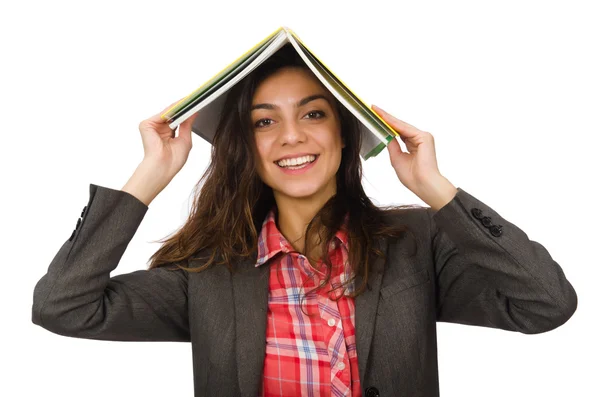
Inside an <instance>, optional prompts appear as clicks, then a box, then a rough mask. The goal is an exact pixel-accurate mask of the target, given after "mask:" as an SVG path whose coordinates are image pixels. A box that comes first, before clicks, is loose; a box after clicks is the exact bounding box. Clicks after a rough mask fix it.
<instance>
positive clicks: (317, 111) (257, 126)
mask: <svg viewBox="0 0 600 397" xmlns="http://www.w3.org/2000/svg"><path fill="white" fill-rule="evenodd" d="M311 114H313V115H315V114H316V115H318V117H309V118H312V119H315V118H316V119H320V118H322V117H325V112H322V111H321V110H312V111H310V112H308V113H306V115H307V116H310V115H311ZM266 121H269V123H268V124H261V123H263V122H266ZM271 121H273V120H272V119H267V118H265V119H260V120H258V121H257V122H256V123H254V127H255V128H261V127H268V126H269V125H271V124H272V123H270V122H271Z"/></svg>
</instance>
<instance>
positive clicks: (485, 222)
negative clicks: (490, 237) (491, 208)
mask: <svg viewBox="0 0 600 397" xmlns="http://www.w3.org/2000/svg"><path fill="white" fill-rule="evenodd" d="M481 224H482V225H483V226H485V227H490V226H492V218H490V217H489V216H484V217H483V218H481Z"/></svg>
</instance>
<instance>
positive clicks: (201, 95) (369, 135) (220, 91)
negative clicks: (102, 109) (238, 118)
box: [161, 26, 398, 160]
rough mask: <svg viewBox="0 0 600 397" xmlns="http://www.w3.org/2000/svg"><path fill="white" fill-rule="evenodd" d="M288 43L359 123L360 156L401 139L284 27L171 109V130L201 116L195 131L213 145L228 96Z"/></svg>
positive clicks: (168, 113) (165, 116)
mask: <svg viewBox="0 0 600 397" xmlns="http://www.w3.org/2000/svg"><path fill="white" fill-rule="evenodd" d="M287 43H291V44H292V45H293V47H294V49H295V50H296V52H298V54H299V55H300V57H301V58H302V59H303V60H304V62H305V63H306V65H307V66H308V67H309V68H310V70H311V71H312V72H313V73H314V74H315V75H316V77H318V78H319V80H320V81H321V83H323V85H324V86H325V87H326V88H327V89H328V90H329V91H331V93H332V94H333V95H334V96H335V98H337V99H338V100H339V101H340V102H341V103H342V104H343V105H344V106H345V107H346V108H347V109H348V110H349V111H350V112H351V113H352V114H353V115H354V116H355V117H356V118H357V119H358V121H359V126H360V130H361V136H362V147H361V149H360V155H361V157H362V158H363V159H364V160H367V159H368V158H370V157H374V156H376V155H377V154H379V152H381V151H382V150H383V148H385V147H386V145H387V144H388V143H389V142H391V141H392V139H394V137H396V136H398V133H397V132H396V131H394V129H393V128H392V127H390V125H389V124H387V123H386V122H385V121H384V120H383V119H382V118H381V117H379V115H378V114H377V113H375V112H374V111H373V110H371V108H370V107H369V106H367V105H366V104H365V103H364V101H362V100H361V99H360V98H359V97H358V96H357V95H356V94H354V93H353V92H352V91H351V90H350V89H349V88H348V87H347V86H346V85H345V84H344V83H343V82H342V81H341V80H340V79H339V78H338V77H337V76H335V75H334V74H333V73H332V72H331V70H329V69H328V68H327V67H326V66H325V65H324V64H323V62H321V60H319V59H318V58H317V56H316V55H315V54H314V53H313V52H312V51H310V50H309V49H308V48H307V47H306V44H304V43H303V42H302V41H301V40H300V38H299V37H298V35H297V34H296V33H294V32H293V31H292V30H291V29H289V28H288V27H285V26H282V27H280V28H278V29H277V30H275V31H274V32H273V33H271V34H270V35H269V36H267V37H266V38H265V39H263V40H262V41H261V42H259V43H258V44H256V45H255V46H254V47H253V48H251V49H250V50H248V51H247V52H246V53H245V54H243V55H242V56H240V57H239V58H238V59H236V60H235V61H233V62H232V63H231V64H229V65H228V66H227V67H226V68H225V69H223V70H221V71H220V72H219V73H217V74H216V75H215V76H213V77H212V78H211V79H210V80H208V81H207V82H206V83H204V84H203V85H202V86H201V87H200V88H198V89H196V90H195V91H193V92H192V93H191V94H189V95H188V96H187V97H185V98H183V99H182V100H181V101H179V102H178V103H177V104H175V105H174V106H172V107H171V108H170V109H169V110H167V111H166V112H165V113H163V114H162V115H161V117H162V118H163V119H164V120H166V121H167V122H168V123H169V126H170V127H171V128H172V129H175V128H176V127H177V126H178V125H179V124H181V123H183V122H184V121H185V120H186V119H187V118H189V117H191V116H192V115H194V114H195V113H196V112H198V116H197V117H196V119H195V120H194V124H193V125H192V131H193V132H194V133H196V134H198V135H200V136H201V137H202V138H204V139H205V140H207V141H208V142H211V143H212V138H213V137H214V135H215V133H216V128H217V123H218V121H219V120H218V117H219V115H220V113H221V108H222V106H223V104H224V102H225V97H226V94H227V92H228V91H229V90H230V89H231V88H232V87H233V86H234V85H235V84H236V83H238V82H239V81H240V80H242V79H243V78H244V77H245V76H247V75H248V74H249V73H250V72H252V71H253V70H254V69H256V68H257V67H258V66H259V65H260V64H261V63H263V62H264V61H265V60H267V59H268V58H269V57H270V56H272V55H273V54H275V53H276V52H277V51H278V50H279V49H280V48H281V47H282V46H284V45H285V44H287Z"/></svg>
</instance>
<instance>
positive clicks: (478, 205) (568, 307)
mask: <svg viewBox="0 0 600 397" xmlns="http://www.w3.org/2000/svg"><path fill="white" fill-rule="evenodd" d="M427 214H428V215H429V221H430V226H431V228H430V231H431V242H432V250H433V254H434V263H435V271H436V282H437V285H436V291H437V296H438V302H437V303H438V304H437V316H438V321H444V322H453V323H461V324H469V325H479V326H484V327H493V328H501V329H505V330H510V331H518V332H522V333H526V334H535V333H541V332H546V331H550V330H552V329H554V328H557V327H558V326H560V325H562V324H563V323H565V322H566V321H567V320H568V319H569V318H570V317H571V316H572V315H573V313H574V312H575V309H576V308H577V294H576V293H575V290H574V289H573V286H572V285H571V283H570V282H569V281H568V280H567V279H566V277H565V274H564V273H563V271H562V269H561V267H560V266H559V265H558V263H556V262H555V261H554V260H553V259H552V257H551V256H550V254H549V253H548V251H547V250H546V249H545V248H544V247H543V246H542V245H541V244H540V243H538V242H535V241H531V240H529V238H528V237H527V235H526V234H525V233H524V232H523V231H522V230H521V229H519V228H518V227H517V226H515V225H514V224H512V223H510V222H509V221H507V220H506V219H504V218H502V217H501V216H500V215H499V214H498V213H497V212H496V211H494V210H493V209H492V208H490V207H489V206H487V205H486V204H484V203H482V202H481V201H479V200H478V199H476V198H475V197H473V196H471V195H470V194H469V193H467V192H465V191H464V190H462V189H460V188H458V193H457V194H456V196H455V197H454V198H453V199H452V200H451V201H450V202H449V203H447V204H446V205H445V206H443V207H442V208H440V209H439V210H438V211H434V210H433V209H431V208H428V209H427ZM500 226H501V227H500Z"/></svg>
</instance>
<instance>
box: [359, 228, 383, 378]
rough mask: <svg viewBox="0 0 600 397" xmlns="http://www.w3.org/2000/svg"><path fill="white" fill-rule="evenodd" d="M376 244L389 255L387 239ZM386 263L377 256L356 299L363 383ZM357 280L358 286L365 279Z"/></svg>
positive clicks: (360, 374)
mask: <svg viewBox="0 0 600 397" xmlns="http://www.w3.org/2000/svg"><path fill="white" fill-rule="evenodd" d="M376 246H377V248H379V249H380V250H381V251H383V252H384V253H385V254H386V255H387V246H388V242H387V239H385V238H379V239H378V240H377V241H376ZM384 265H385V259H383V258H380V257H376V259H375V261H374V262H372V263H371V266H370V269H369V277H368V280H367V289H366V290H365V291H364V292H363V293H362V294H360V295H359V296H357V297H356V298H355V299H354V306H355V313H354V321H355V334H356V354H357V356H358V373H359V376H360V383H361V385H364V384H365V383H364V382H365V371H366V369H367V362H368V358H369V351H370V349H371V341H372V339H373V329H374V326H375V316H376V313H377V304H378V303H379V290H380V288H381V280H382V278H383V270H384ZM355 280H356V281H355V283H356V284H355V285H356V286H357V287H358V286H359V285H360V284H361V283H362V281H363V279H362V277H361V276H360V275H357V276H356V279H355Z"/></svg>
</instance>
